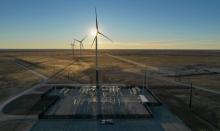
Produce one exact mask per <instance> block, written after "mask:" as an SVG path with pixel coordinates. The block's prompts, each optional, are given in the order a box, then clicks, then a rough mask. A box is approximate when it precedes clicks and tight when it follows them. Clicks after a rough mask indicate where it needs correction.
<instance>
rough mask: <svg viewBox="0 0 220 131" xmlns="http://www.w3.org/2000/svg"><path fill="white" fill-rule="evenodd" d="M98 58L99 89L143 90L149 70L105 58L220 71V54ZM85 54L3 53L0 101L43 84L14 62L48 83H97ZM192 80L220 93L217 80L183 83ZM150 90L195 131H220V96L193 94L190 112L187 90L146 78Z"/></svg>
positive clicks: (136, 53) (139, 53)
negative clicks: (127, 87) (111, 86)
mask: <svg viewBox="0 0 220 131" xmlns="http://www.w3.org/2000/svg"><path fill="white" fill-rule="evenodd" d="M100 52H101V54H100V58H99V60H100V61H99V65H100V68H99V70H100V79H101V80H100V81H101V83H123V84H138V85H142V84H143V79H144V77H143V75H144V70H145V68H143V67H139V66H137V65H135V64H130V63H127V62H124V61H120V60H118V59H114V58H112V57H110V56H107V55H106V53H109V54H112V55H115V56H120V57H122V58H126V59H129V60H133V61H135V62H138V63H141V64H145V65H148V66H154V67H156V68H161V67H169V68H175V67H179V66H187V65H196V64H202V65H205V66H207V67H215V68H220V51H203V50H199V51H194V50H189V51H184V50H180V51H176V50H101V51H100ZM83 53H84V54H86V55H88V54H89V55H91V56H86V57H83V58H81V59H80V58H79V57H76V58H73V57H72V55H71V51H70V50H14V51H7V50H4V51H1V53H0V55H1V57H0V61H1V62H0V90H1V91H0V101H1V100H2V101H3V100H5V99H7V98H8V97H10V96H13V95H15V94H17V93H18V92H21V91H22V90H24V89H27V88H30V87H31V86H32V85H33V84H36V83H37V82H39V81H40V78H38V77H37V76H35V75H33V74H31V72H29V71H27V70H24V69H23V68H21V67H19V66H18V65H16V64H15V60H14V59H15V58H16V59H17V60H18V61H20V62H22V64H24V65H25V66H27V67H28V68H30V69H32V70H34V71H36V72H39V73H41V74H43V75H45V76H47V77H49V78H50V80H49V81H48V83H95V67H94V64H95V58H94V52H93V51H91V50H86V51H84V52H83ZM148 75H149V74H148ZM152 75H153V74H152ZM30 76H31V77H30ZM170 79H173V78H170ZM189 80H190V81H191V82H192V83H193V85H197V86H202V87H203V88H206V89H212V90H215V91H220V87H219V85H220V81H219V80H220V75H219V74H211V75H196V76H184V77H181V81H183V82H185V81H188V82H189ZM148 85H150V87H149V88H151V89H152V90H153V91H154V92H155V93H156V95H158V97H159V98H161V100H162V102H164V103H165V104H166V105H167V106H168V107H169V108H170V109H171V110H172V111H173V112H174V113H175V114H176V115H178V116H179V117H180V118H181V119H182V120H183V121H184V122H185V123H186V124H187V125H188V126H189V127H191V128H192V129H194V130H198V131H199V130H204V129H207V130H212V129H213V128H218V129H219V128H220V104H219V102H218V100H219V98H220V97H219V95H217V96H216V95H213V94H210V93H207V92H202V91H199V90H194V92H193V95H194V97H193V106H192V107H193V108H192V112H190V111H189V109H188V103H189V88H186V87H184V88H183V87H181V86H179V85H175V84H173V83H169V82H165V81H159V80H155V79H153V78H148ZM2 92H5V93H2ZM213 97H214V98H213ZM216 98H217V99H216ZM194 112H196V113H194Z"/></svg>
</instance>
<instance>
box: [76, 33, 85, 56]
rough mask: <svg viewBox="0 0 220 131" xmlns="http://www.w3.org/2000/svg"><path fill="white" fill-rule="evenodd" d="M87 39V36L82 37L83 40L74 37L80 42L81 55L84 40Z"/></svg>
mask: <svg viewBox="0 0 220 131" xmlns="http://www.w3.org/2000/svg"><path fill="white" fill-rule="evenodd" d="M85 39H86V36H85V37H84V38H83V39H81V40H78V39H74V40H75V41H77V42H79V46H80V57H81V56H82V48H83V41H84V40H85Z"/></svg>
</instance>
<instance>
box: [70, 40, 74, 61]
mask: <svg viewBox="0 0 220 131" xmlns="http://www.w3.org/2000/svg"><path fill="white" fill-rule="evenodd" d="M70 46H71V48H72V54H73V58H74V56H75V52H74V47H75V40H73V41H71V43H70Z"/></svg>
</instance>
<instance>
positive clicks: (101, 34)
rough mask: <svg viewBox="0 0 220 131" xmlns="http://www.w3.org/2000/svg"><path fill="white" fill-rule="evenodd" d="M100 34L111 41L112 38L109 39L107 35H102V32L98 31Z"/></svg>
mask: <svg viewBox="0 0 220 131" xmlns="http://www.w3.org/2000/svg"><path fill="white" fill-rule="evenodd" d="M98 33H99V34H100V35H102V36H104V37H105V38H106V39H108V40H109V41H111V42H113V40H111V39H110V38H109V37H108V36H106V35H104V34H103V33H101V32H98Z"/></svg>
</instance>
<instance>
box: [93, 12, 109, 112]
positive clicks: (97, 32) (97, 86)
mask: <svg viewBox="0 0 220 131" xmlns="http://www.w3.org/2000/svg"><path fill="white" fill-rule="evenodd" d="M95 17H96V35H95V38H94V40H93V42H92V46H93V44H94V43H95V51H96V91H97V108H98V110H97V112H98V113H97V114H99V113H100V112H101V104H100V103H101V98H100V87H99V72H98V36H99V35H102V36H103V37H105V38H106V39H108V40H110V41H111V42H112V40H111V39H110V38H108V37H107V36H106V35H104V34H103V33H101V32H100V31H99V26H98V18H97V11H96V8H95Z"/></svg>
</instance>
